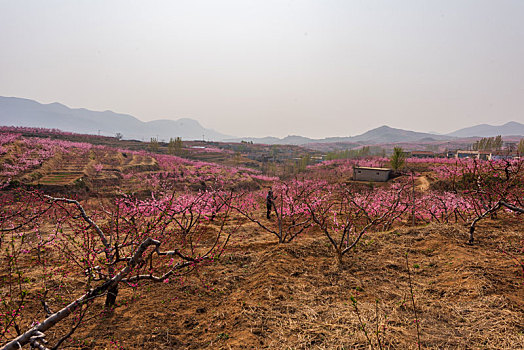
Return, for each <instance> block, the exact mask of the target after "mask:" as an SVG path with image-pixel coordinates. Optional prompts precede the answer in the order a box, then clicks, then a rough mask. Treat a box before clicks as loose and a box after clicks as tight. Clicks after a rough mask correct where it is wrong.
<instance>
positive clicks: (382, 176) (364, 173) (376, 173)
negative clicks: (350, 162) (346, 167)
mask: <svg viewBox="0 0 524 350" xmlns="http://www.w3.org/2000/svg"><path fill="white" fill-rule="evenodd" d="M390 175H391V169H387V168H372V167H359V166H355V167H354V168H353V180H356V181H378V182H386V181H388V180H389V176H390Z"/></svg>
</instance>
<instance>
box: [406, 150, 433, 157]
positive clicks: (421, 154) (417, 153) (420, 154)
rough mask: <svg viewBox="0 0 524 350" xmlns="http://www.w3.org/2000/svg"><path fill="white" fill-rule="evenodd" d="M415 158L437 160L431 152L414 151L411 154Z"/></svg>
mask: <svg viewBox="0 0 524 350" xmlns="http://www.w3.org/2000/svg"><path fill="white" fill-rule="evenodd" d="M411 157H413V158H435V153H434V152H431V151H413V152H411Z"/></svg>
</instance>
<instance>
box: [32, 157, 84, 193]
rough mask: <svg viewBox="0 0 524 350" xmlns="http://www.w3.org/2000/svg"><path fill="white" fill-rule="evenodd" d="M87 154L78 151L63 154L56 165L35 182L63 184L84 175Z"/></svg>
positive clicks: (72, 181)
mask: <svg viewBox="0 0 524 350" xmlns="http://www.w3.org/2000/svg"><path fill="white" fill-rule="evenodd" d="M88 160H89V159H88V155H87V154H86V153H84V154H82V153H80V152H71V153H68V154H64V155H63V156H62V159H61V161H60V162H59V164H58V166H57V167H56V168H55V169H54V170H51V171H49V172H47V173H46V174H44V176H42V177H41V178H40V179H38V180H37V181H36V182H35V184H38V185H53V186H63V185H70V184H72V183H74V182H75V181H78V180H80V179H82V178H83V177H85V175H86V174H85V171H86V167H87V164H88Z"/></svg>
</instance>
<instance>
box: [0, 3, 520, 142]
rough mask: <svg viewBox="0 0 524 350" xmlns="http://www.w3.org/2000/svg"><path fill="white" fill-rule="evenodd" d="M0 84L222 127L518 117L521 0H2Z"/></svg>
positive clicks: (309, 132) (332, 130) (34, 95)
mask: <svg viewBox="0 0 524 350" xmlns="http://www.w3.org/2000/svg"><path fill="white" fill-rule="evenodd" d="M0 96H15V97H23V98H29V99H34V100H37V101H39V102H41V103H52V102H60V103H62V104H65V105H67V106H69V107H73V108H81V107H83V108H87V109H91V110H97V111H103V110H112V111H114V112H119V113H127V114H131V115H133V116H135V117H137V118H139V119H141V120H144V121H149V120H155V119H174V120H176V119H179V118H193V119H196V120H198V121H199V122H200V123H201V124H202V125H203V126H204V127H206V128H211V129H215V130H216V131H219V132H222V133H225V134H228V135H234V136H240V137H241V136H245V137H247V136H251V137H262V136H268V135H271V136H277V137H284V136H287V135H302V136H307V137H314V138H322V137H330V136H354V135H357V134H360V133H363V132H365V131H367V130H369V129H372V128H375V127H378V126H381V125H389V126H391V127H396V128H402V129H410V130H415V131H435V132H441V133H445V132H451V131H453V130H456V129H459V128H462V127H466V126H471V125H476V124H480V123H488V124H494V125H498V124H503V123H506V122H508V121H512V120H513V121H518V122H521V123H522V122H524V1H522V0H515V1H508V0H491V1H484V0H438V1H437V0H434V1H424V0H412V1H407V0H405V1H400V0H398V1H391V0H383V1H379V0H376V1H375V0H362V1H352V0H340V1H335V0H317V1H308V0H303V1H298V0H297V1H285V0H280V1H273V0H260V1H251V0H237V1H230V0H220V1H217V0H206V1H204V0H188V1H176V0H171V1H131V0H121V1H115V0H101V1H99V0H90V1H77V0H63V1H57V0H46V1H41V0H33V1H30V0H12V1H7V0H0Z"/></svg>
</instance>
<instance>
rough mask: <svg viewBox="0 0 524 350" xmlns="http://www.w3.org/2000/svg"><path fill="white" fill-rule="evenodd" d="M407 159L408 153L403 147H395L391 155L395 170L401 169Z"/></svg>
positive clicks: (392, 166)
mask: <svg viewBox="0 0 524 350" xmlns="http://www.w3.org/2000/svg"><path fill="white" fill-rule="evenodd" d="M405 161H406V154H405V153H404V150H403V149H402V147H395V148H393V154H392V155H391V158H390V159H389V163H390V164H391V168H393V170H399V169H400V168H402V167H403V166H404V163H405Z"/></svg>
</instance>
